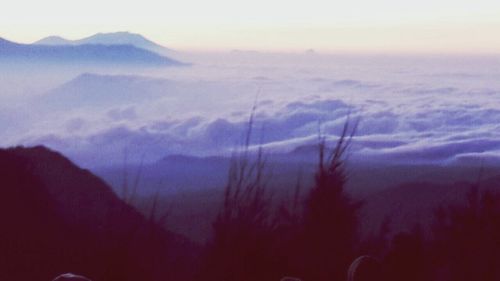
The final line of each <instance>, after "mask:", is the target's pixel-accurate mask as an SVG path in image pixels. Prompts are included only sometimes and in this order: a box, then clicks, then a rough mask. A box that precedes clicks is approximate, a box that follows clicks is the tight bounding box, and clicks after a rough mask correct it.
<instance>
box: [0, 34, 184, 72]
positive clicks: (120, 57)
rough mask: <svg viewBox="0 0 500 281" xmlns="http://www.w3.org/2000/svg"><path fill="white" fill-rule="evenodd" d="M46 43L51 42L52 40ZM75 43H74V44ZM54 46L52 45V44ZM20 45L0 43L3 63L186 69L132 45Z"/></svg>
mask: <svg viewBox="0 0 500 281" xmlns="http://www.w3.org/2000/svg"><path fill="white" fill-rule="evenodd" d="M45 42H49V41H48V39H47V40H45ZM70 42H71V41H70ZM49 43H50V42H49ZM49 43H46V44H41V45H39V44H19V43H14V42H11V41H8V40H5V39H3V40H0V60H11V61H12V60H17V61H27V62H45V63H56V64H68V63H94V64H96V65H97V64H100V65H103V64H104V65H137V66H173V65H184V64H182V63H180V62H178V61H176V60H174V59H171V58H169V57H167V56H163V55H160V54H158V53H157V52H152V51H149V50H146V49H144V48H139V47H136V46H135V45H132V44H103V43H85V44H73V43H68V44H55V45H51V44H49Z"/></svg>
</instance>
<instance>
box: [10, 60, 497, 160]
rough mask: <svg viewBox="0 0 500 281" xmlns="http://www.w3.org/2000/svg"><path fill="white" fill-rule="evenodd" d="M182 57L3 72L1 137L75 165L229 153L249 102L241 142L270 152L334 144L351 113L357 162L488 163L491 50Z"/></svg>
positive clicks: (493, 101) (493, 151)
mask: <svg viewBox="0 0 500 281" xmlns="http://www.w3.org/2000/svg"><path fill="white" fill-rule="evenodd" d="M184 60H188V61H189V62H192V63H193V65H192V66H188V67H170V68H166V69H141V70H133V69H127V70H116V69H113V70H103V69H90V70H89V69H78V68H75V69H72V70H71V71H64V73H63V74H61V75H59V74H58V71H60V70H57V69H52V70H50V71H52V72H53V73H52V74H51V75H49V76H50V79H48V78H47V79H45V77H46V76H41V75H38V76H37V73H34V74H33V75H31V76H30V75H23V73H22V71H19V73H18V76H16V73H17V72H16V71H18V70H11V71H9V75H8V77H4V78H1V79H0V90H1V91H2V92H3V93H4V95H3V96H2V97H1V99H2V101H3V102H2V105H1V106H0V128H1V129H2V130H1V131H0V135H1V144H2V145H4V146H10V145H37V144H43V145H47V146H49V147H51V148H53V149H56V150H58V151H61V152H62V153H64V154H66V155H68V156H69V157H70V158H72V159H73V160H75V161H76V162H77V163H79V164H81V165H84V166H87V167H92V166H105V165H113V164H119V163H122V162H123V161H124V160H123V159H124V157H127V159H128V160H127V161H133V162H134V161H135V162H139V161H147V162H154V161H157V160H159V159H161V158H163V157H165V156H167V155H171V154H185V155H194V156H207V155H229V154H230V153H231V152H232V151H234V149H235V147H237V146H238V145H241V144H242V139H243V136H244V134H245V132H246V130H247V128H248V120H249V116H250V114H251V113H252V108H255V109H254V119H253V135H252V136H253V137H252V140H251V145H252V147H259V146H262V147H264V149H265V150H266V151H268V152H270V153H292V152H294V151H296V150H298V149H300V148H301V147H306V146H311V145H314V144H315V143H316V142H317V141H318V134H321V135H323V136H325V137H326V138H327V139H329V140H331V141H334V140H335V139H336V137H337V136H338V134H339V133H340V131H341V129H342V127H343V125H344V122H345V121H346V118H347V116H349V118H350V119H351V120H359V127H358V130H357V133H356V136H355V137H354V140H353V146H352V157H353V158H355V159H358V160H359V161H374V162H377V161H383V162H386V163H422V164H429V163H433V164H457V163H458V164H460V163H462V164H467V163H474V164H477V163H495V164H496V163H500V79H499V78H500V57H494V56H469V57H466V56H384V55H377V56H368V55H328V56H327V55H319V54H310V53H308V54H294V55H292V54H288V55H275V54H274V55H272V54H259V53H255V52H232V53H228V54H210V55H207V54H204V55H202V54H197V55H193V54H190V55H186V57H185V58H184ZM2 71H6V70H2ZM44 75H48V74H47V73H45V74H44ZM20 77H22V78H20ZM16 79H17V80H16ZM47 81H50V83H49V82H47ZM19 84H22V85H23V87H21V86H20V85H19ZM38 84H40V87H39V88H37V85H38ZM16 91H17V92H16Z"/></svg>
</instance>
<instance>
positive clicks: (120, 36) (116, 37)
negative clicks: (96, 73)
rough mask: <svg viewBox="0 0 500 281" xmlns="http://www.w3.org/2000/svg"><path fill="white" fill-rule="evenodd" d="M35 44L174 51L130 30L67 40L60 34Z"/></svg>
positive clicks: (157, 51) (100, 33)
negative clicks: (118, 46)
mask: <svg viewBox="0 0 500 281" xmlns="http://www.w3.org/2000/svg"><path fill="white" fill-rule="evenodd" d="M33 44H35V45H85V44H99V45H132V46H134V47H136V48H141V49H145V50H148V51H152V52H155V53H158V54H161V55H170V54H171V53H172V52H173V51H172V50H170V49H168V48H166V47H164V46H161V45H160V44H157V43H155V42H153V41H151V40H149V39H147V38H146V37H144V36H143V35H141V34H138V33H132V32H129V31H118V32H107V33H104V32H99V33H96V34H94V35H91V36H88V37H85V38H82V39H78V40H67V39H65V38H63V37H60V36H49V37H45V38H43V39H40V40H38V41H36V42H35V43H33Z"/></svg>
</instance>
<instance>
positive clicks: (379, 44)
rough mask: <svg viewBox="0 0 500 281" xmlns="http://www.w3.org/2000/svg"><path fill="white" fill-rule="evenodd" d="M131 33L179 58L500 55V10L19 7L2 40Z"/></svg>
mask: <svg viewBox="0 0 500 281" xmlns="http://www.w3.org/2000/svg"><path fill="white" fill-rule="evenodd" d="M111 31H131V32H137V33H141V34H143V35H145V36H147V37H149V38H151V39H153V40H155V41H158V42H159V43H162V44H164V45H167V46H169V47H173V48H177V49H199V50H203V49H207V50H210V49H235V48H237V49H258V50H286V51H288V50H303V49H309V48H313V49H317V50H324V51H376V52H378V51H382V52H384V51H400V52H488V53H492V52H493V53H500V36H498V34H500V1H498V0H495V1H494V0H477V1H452V0H441V1H436V0H421V1H396V0H379V1H371V0H370V1H368V0H353V1H338V0H309V1H284V0H275V1H269V0H252V1H249V0H246V1H241V0H212V1H195V0H183V1H155V0H142V1H118V0H108V1H99V0H88V1H67V0H46V1H33V0H17V1H9V2H7V3H4V4H3V5H2V9H1V10H0V36H1V37H6V38H7V39H11V40H15V41H19V42H32V41H35V40H37V39H40V38H41V37H44V36H48V35H61V36H63V37H67V38H69V39H77V38H80V37H84V36H89V35H91V34H93V33H97V32H111Z"/></svg>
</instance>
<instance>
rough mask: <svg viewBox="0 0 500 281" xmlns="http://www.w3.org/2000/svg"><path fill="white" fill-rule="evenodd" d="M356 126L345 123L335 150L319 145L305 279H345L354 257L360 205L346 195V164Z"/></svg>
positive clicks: (308, 211) (307, 218)
mask: <svg viewBox="0 0 500 281" xmlns="http://www.w3.org/2000/svg"><path fill="white" fill-rule="evenodd" d="M356 127H357V123H355V124H351V123H350V122H349V119H348V120H347V121H346V123H345V124H344V127H343V130H342V133H341V135H340V138H339V139H338V141H337V144H336V146H335V148H334V149H333V150H332V151H330V152H328V151H327V149H326V144H325V141H324V139H322V140H320V143H319V165H318V169H317V172H316V175H315V185H314V186H313V188H312V189H311V190H310V192H309V196H308V198H307V200H306V202H305V208H304V218H303V234H302V235H303V237H302V240H303V242H302V243H303V253H304V261H303V262H304V270H305V271H304V279H307V280H317V281H323V280H325V281H326V280H344V279H345V277H346V272H347V268H348V266H349V264H350V263H351V261H352V260H353V259H354V257H355V251H356V249H355V247H356V243H357V224H358V211H359V208H360V207H361V204H360V202H358V201H355V200H353V199H351V198H350V197H349V196H348V195H347V194H346V192H345V190H344V188H345V183H346V181H347V176H346V171H345V166H344V161H345V153H346V151H347V149H348V148H349V145H350V143H351V140H352V136H353V135H354V133H355V131H356Z"/></svg>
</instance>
